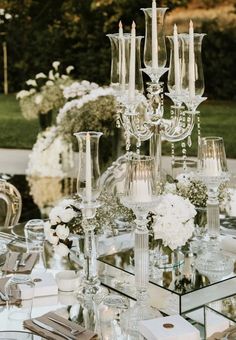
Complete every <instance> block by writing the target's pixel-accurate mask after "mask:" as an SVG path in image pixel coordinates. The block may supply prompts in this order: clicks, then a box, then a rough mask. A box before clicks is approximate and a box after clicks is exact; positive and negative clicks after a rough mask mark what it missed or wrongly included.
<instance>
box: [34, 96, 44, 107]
mask: <svg viewBox="0 0 236 340" xmlns="http://www.w3.org/2000/svg"><path fill="white" fill-rule="evenodd" d="M42 100H43V96H42V95H41V94H38V95H37V96H36V97H35V100H34V102H35V104H36V105H39V104H41V103H42Z"/></svg>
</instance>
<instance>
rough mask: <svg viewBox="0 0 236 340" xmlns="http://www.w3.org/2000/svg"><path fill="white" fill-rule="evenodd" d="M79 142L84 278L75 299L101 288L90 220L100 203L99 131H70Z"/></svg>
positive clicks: (83, 298) (92, 227)
mask: <svg viewBox="0 0 236 340" xmlns="http://www.w3.org/2000/svg"><path fill="white" fill-rule="evenodd" d="M74 135H75V136H76V138H77V140H78V143H79V170H78V177H77V193H78V195H79V197H80V198H81V200H82V202H81V204H80V208H81V210H82V215H83V230H84V234H85V245H84V252H85V268H84V280H83V283H82V287H81V289H80V292H79V296H78V298H79V299H82V300H86V298H90V297H92V296H94V295H98V294H101V296H103V294H104V290H103V289H102V287H101V286H100V281H99V280H98V274H97V251H96V242H95V235H94V229H95V225H94V223H93V218H94V217H95V215H96V209H97V208H98V207H99V206H100V203H99V202H98V197H99V195H100V193H101V184H100V169H99V158H98V155H99V153H98V148H99V139H100V137H101V136H102V133H101V132H94V131H90V132H77V133H74Z"/></svg>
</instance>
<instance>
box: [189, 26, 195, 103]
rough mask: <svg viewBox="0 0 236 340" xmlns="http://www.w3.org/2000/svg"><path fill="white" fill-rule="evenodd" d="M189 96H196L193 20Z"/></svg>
mask: <svg viewBox="0 0 236 340" xmlns="http://www.w3.org/2000/svg"><path fill="white" fill-rule="evenodd" d="M189 96H190V98H191V99H192V98H194V97H195V56H194V31H193V22H192V20H190V23H189Z"/></svg>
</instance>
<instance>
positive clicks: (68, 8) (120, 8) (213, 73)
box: [0, 0, 236, 100]
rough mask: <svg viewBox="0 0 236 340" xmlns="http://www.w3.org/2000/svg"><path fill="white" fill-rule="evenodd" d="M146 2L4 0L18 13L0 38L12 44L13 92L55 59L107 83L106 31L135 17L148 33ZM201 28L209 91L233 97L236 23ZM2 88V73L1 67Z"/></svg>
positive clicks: (167, 0) (175, 1) (165, 2)
mask: <svg viewBox="0 0 236 340" xmlns="http://www.w3.org/2000/svg"><path fill="white" fill-rule="evenodd" d="M189 2H190V0H162V1H158V5H159V6H167V7H169V8H170V9H173V8H175V7H177V6H185V5H187V4H188V3H189ZM219 2H220V1H219V0H217V3H219ZM201 6H206V7H211V6H215V3H213V1H212V0H204V1H201ZM142 7H151V0H80V1H78V0H57V1H56V6H55V0H47V1H44V0H10V1H9V0H0V8H5V10H6V11H7V12H10V13H11V14H12V16H13V19H12V20H9V21H8V22H7V23H5V24H4V23H3V24H1V25H0V42H1V39H2V40H3V39H4V40H5V39H6V40H7V46H8V71H9V87H10V92H13V91H14V92H16V91H18V90H21V89H22V88H24V83H25V81H26V80H27V79H29V78H31V77H34V76H35V74H37V73H39V72H48V70H49V69H50V68H51V63H52V62H53V61H54V60H59V61H61V62H62V64H63V66H67V65H70V64H72V65H74V66H75V69H76V71H75V72H74V76H75V78H77V79H87V80H90V81H95V82H97V83H99V84H101V85H103V84H108V83H109V74H110V43H109V40H108V38H106V34H107V33H114V32H117V30H118V22H119V20H122V22H123V26H124V31H126V32H128V31H129V30H130V25H131V21H132V20H135V21H136V24H137V33H138V34H142V35H143V34H144V31H145V28H144V24H145V23H144V15H143V13H142V11H140V8H142ZM183 20H186V19H185V18H183ZM200 30H201V31H204V32H206V33H207V36H206V38H205V39H204V40H205V41H204V43H203V60H204V66H205V67H204V72H205V78H206V90H207V95H208V96H209V97H210V98H214V99H229V100H233V99H235V98H236V94H235V93H236V92H235V90H234V89H235V81H236V80H235V79H236V77H235V67H234V61H235V59H236V47H235V46H236V45H235V40H236V29H235V25H233V26H231V27H225V28H224V29H223V30H222V28H219V27H218V24H217V21H216V22H213V23H211V21H204V22H203V24H202V27H201V28H200ZM4 33H6V34H4ZM0 65H2V53H1V54H0ZM2 90H3V72H0V91H1V92H2Z"/></svg>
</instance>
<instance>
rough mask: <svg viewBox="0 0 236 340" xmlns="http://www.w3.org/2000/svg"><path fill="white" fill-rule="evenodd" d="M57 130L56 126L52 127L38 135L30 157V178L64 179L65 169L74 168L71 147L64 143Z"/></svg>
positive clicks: (28, 172)
mask: <svg viewBox="0 0 236 340" xmlns="http://www.w3.org/2000/svg"><path fill="white" fill-rule="evenodd" d="M57 130H58V128H57V127H56V126H51V127H50V128H48V129H47V130H46V131H43V132H41V133H39V134H38V137H37V140H36V143H35V144H34V146H33V149H32V152H31V153H30V155H29V163H28V167H27V169H26V174H27V175H28V176H36V177H58V178H64V177H65V175H66V171H65V169H68V168H72V167H73V166H74V163H73V153H72V149H71V145H70V144H68V143H66V142H65V141H64V139H63V138H62V137H61V136H60V135H59V134H58V131H57Z"/></svg>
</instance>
